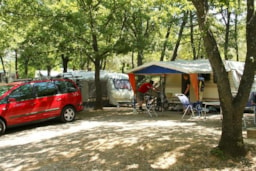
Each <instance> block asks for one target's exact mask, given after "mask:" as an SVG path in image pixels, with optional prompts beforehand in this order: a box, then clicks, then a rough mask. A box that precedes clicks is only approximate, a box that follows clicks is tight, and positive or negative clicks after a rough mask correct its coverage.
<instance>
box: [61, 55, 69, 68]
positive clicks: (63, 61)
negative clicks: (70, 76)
mask: <svg viewBox="0 0 256 171" xmlns="http://www.w3.org/2000/svg"><path fill="white" fill-rule="evenodd" d="M61 59H62V66H63V72H67V71H68V62H69V57H67V56H65V55H64V54H61Z"/></svg>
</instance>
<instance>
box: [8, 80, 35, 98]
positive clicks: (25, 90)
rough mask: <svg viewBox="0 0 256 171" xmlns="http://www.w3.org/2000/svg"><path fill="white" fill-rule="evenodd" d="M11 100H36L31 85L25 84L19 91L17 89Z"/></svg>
mask: <svg viewBox="0 0 256 171" xmlns="http://www.w3.org/2000/svg"><path fill="white" fill-rule="evenodd" d="M9 98H14V99H15V100H16V101H22V100H27V99H32V98H34V94H33V91H32V85H31V84H25V85H23V86H21V87H19V88H17V89H15V90H14V91H13V92H12V93H11V94H10V95H9Z"/></svg>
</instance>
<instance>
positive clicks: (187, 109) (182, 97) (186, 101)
mask: <svg viewBox="0 0 256 171" xmlns="http://www.w3.org/2000/svg"><path fill="white" fill-rule="evenodd" d="M175 96H176V97H178V99H179V100H180V102H181V103H182V105H183V108H184V109H185V110H184V113H183V115H182V119H183V118H184V116H185V115H186V114H187V113H189V112H191V117H194V116H195V113H194V112H195V111H196V112H197V113H198V115H199V116H201V114H204V116H205V117H206V112H204V110H203V108H202V107H201V104H200V103H196V105H195V107H194V103H191V102H190V101H189V99H188V97H187V96H186V95H184V94H175Z"/></svg>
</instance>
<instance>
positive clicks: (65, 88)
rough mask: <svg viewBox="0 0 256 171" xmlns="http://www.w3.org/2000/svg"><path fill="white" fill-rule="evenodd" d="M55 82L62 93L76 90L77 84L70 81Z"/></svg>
mask: <svg viewBox="0 0 256 171" xmlns="http://www.w3.org/2000/svg"><path fill="white" fill-rule="evenodd" d="M55 84H56V85H57V87H58V88H59V92H60V93H70V92H76V91H77V89H76V86H75V85H74V84H73V83H72V82H69V81H56V82H55Z"/></svg>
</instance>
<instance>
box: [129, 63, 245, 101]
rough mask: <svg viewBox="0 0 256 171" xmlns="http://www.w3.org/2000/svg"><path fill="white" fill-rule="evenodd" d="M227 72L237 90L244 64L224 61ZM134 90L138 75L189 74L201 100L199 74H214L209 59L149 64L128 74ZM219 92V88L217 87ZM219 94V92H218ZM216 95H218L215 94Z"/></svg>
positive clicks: (195, 92) (194, 89)
mask: <svg viewBox="0 0 256 171" xmlns="http://www.w3.org/2000/svg"><path fill="white" fill-rule="evenodd" d="M223 62H224V65H225V68H226V71H227V72H229V73H230V78H231V81H232V82H233V84H234V87H233V88H234V89H233V90H234V91H235V90H237V88H238V86H239V82H240V78H241V75H242V73H243V68H244V62H237V61H223ZM127 73H128V75H129V79H130V83H131V85H132V87H133V90H134V91H136V82H135V76H136V75H166V76H167V75H170V74H189V75H190V80H191V85H192V87H193V91H194V94H195V98H196V100H199V81H198V74H212V75H213V71H212V67H211V64H210V62H209V60H207V59H200V60H177V61H165V62H164V61H158V62H149V63H145V64H143V65H141V66H138V67H136V68H134V69H132V70H130V71H128V72H127ZM215 88H216V90H217V86H216V85H215ZM216 92H217V91H216ZM215 94H216V93H215Z"/></svg>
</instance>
